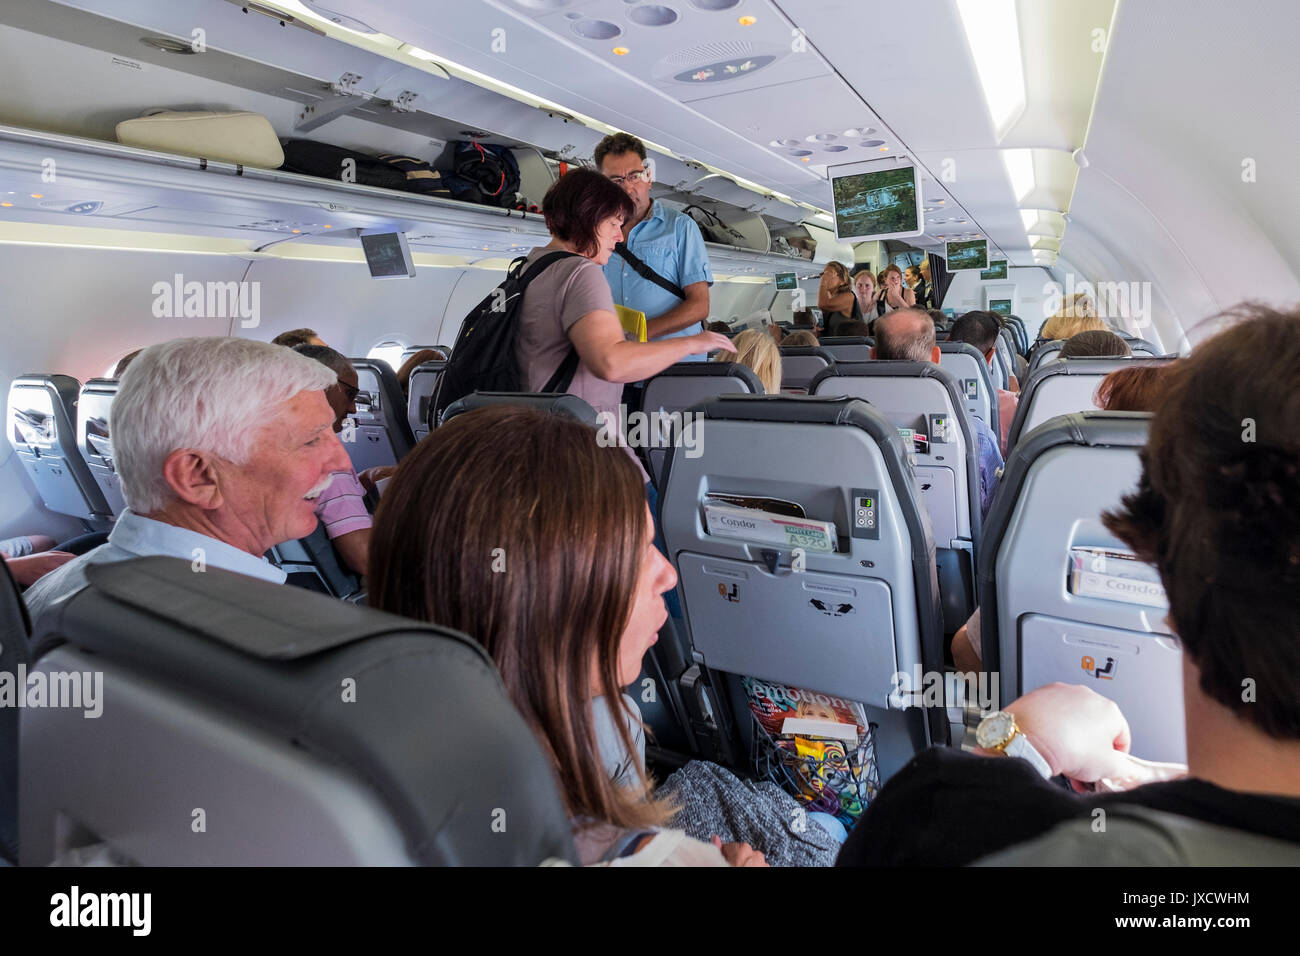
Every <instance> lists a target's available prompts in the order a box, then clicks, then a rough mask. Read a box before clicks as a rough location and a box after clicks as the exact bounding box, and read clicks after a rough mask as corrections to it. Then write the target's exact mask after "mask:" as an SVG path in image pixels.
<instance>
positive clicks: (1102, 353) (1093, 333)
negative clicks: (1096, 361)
mask: <svg viewBox="0 0 1300 956" xmlns="http://www.w3.org/2000/svg"><path fill="white" fill-rule="evenodd" d="M1058 354H1059V355H1060V356H1061V358H1088V357H1094V356H1095V357H1112V358H1128V357H1129V356H1131V355H1132V354H1133V350H1132V349H1131V348H1129V347H1128V343H1127V342H1125V341H1124V340H1123V339H1122V338H1120V337H1119V336H1118V335H1116V334H1115V333H1114V332H1110V331H1104V332H1103V331H1102V330H1101V329H1090V330H1089V331H1087V332H1077V333H1075V334H1074V335H1072V336H1070V337H1069V338H1068V339H1066V340H1065V344H1064V345H1062V346H1061V351H1060V352H1059V353H1058Z"/></svg>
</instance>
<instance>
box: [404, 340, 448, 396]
mask: <svg viewBox="0 0 1300 956" xmlns="http://www.w3.org/2000/svg"><path fill="white" fill-rule="evenodd" d="M425 349H438V350H439V351H440V352H442V354H443V355H449V354H450V353H448V352H445V351H443V347H442V346H441V345H411V346H407V347H406V348H404V349H402V357H401V358H399V359H398V360H397V367H398V368H401V367H402V366H403V365H405V364H406V360H407V359H409V358H410V357H411V356H412V355H414V354H415V353H416V352H423V351H424V350H425ZM434 361H437V360H436V359H435V360H434ZM397 384H398V386H399V387H400V386H401V384H402V383H401V382H398V383H397Z"/></svg>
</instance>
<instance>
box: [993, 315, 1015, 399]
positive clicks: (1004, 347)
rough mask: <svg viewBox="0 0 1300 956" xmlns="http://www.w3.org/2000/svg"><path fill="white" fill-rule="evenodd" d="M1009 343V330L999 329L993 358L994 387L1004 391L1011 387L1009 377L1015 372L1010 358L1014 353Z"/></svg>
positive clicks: (1010, 339) (1013, 363)
mask: <svg viewBox="0 0 1300 956" xmlns="http://www.w3.org/2000/svg"><path fill="white" fill-rule="evenodd" d="M1011 343H1012V337H1011V331H1010V330H1009V329H999V330H998V341H997V345H996V352H995V353H994V356H993V366H994V371H995V372H996V375H995V376H994V378H995V384H996V387H997V388H1001V389H1004V390H1005V389H1009V388H1010V387H1011V376H1012V374H1013V373H1014V372H1015V362H1014V360H1013V359H1012V356H1013V355H1015V354H1016V353H1015V349H1014V348H1012V345H1011Z"/></svg>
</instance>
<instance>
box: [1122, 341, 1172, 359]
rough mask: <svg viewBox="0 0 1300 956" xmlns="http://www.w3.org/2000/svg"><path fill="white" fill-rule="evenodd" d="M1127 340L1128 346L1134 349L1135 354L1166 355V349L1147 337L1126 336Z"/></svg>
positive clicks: (1162, 356) (1154, 356)
mask: <svg viewBox="0 0 1300 956" xmlns="http://www.w3.org/2000/svg"><path fill="white" fill-rule="evenodd" d="M1125 341H1126V342H1128V347H1129V348H1130V349H1131V350H1132V352H1133V354H1134V355H1149V356H1151V357H1152V358H1164V357H1165V351H1164V349H1162V348H1161V347H1160V346H1158V345H1155V344H1154V343H1152V342H1148V341H1147V340H1146V339H1139V338H1137V337H1133V338H1126V339H1125Z"/></svg>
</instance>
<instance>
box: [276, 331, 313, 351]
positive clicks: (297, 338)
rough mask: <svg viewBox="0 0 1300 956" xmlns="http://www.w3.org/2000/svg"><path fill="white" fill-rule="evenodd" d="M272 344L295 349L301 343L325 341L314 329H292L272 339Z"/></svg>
mask: <svg viewBox="0 0 1300 956" xmlns="http://www.w3.org/2000/svg"><path fill="white" fill-rule="evenodd" d="M271 344H272V345H283V346H284V347H285V348H290V349H294V348H297V347H298V346H300V345H324V344H325V343H324V342H322V341H321V340H320V336H319V335H317V334H316V332H315V331H314V330H313V329H290V330H289V331H288V332H281V333H280V334H279V335H277V336H276V337H275V338H273V339H271Z"/></svg>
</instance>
